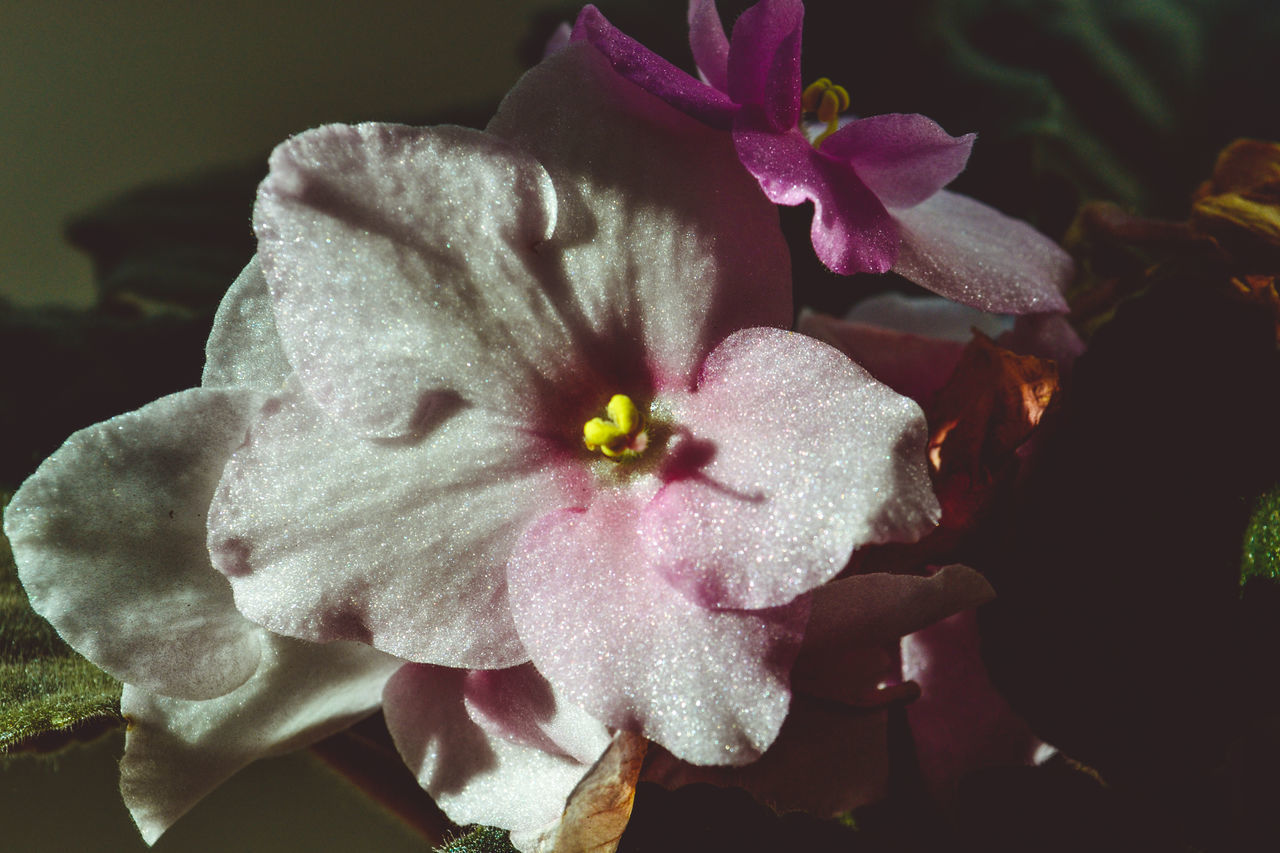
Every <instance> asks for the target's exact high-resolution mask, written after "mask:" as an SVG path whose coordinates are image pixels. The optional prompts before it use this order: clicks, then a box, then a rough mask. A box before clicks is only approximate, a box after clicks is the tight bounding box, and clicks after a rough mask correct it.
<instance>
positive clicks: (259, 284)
mask: <svg viewBox="0 0 1280 853" xmlns="http://www.w3.org/2000/svg"><path fill="white" fill-rule="evenodd" d="M292 370H293V369H292V368H291V367H290V366H289V360H288V359H287V358H285V355H284V350H283V349H282V348H281V346H280V335H279V334H278V333H277V332H276V322H275V316H274V315H273V313H272V309H271V291H270V290H269V289H268V288H267V279H266V277H265V276H264V275H263V274H262V264H261V263H260V262H259V260H258V258H257V256H254V258H253V260H251V261H249V265H248V266H246V267H245V268H244V272H242V273H240V275H239V277H237V278H236V280H235V282H234V283H232V285H231V289H230V290H228V291H227V295H226V296H224V297H223V298H222V302H221V303H219V305H218V313H217V314H216V315H215V316H214V318H213V331H211V332H210V333H209V341H208V343H207V344H206V345H205V362H204V375H203V377H202V378H201V380H200V384H201V385H202V386H203V387H205V388H252V389H254V390H255V391H261V392H263V393H264V394H273V393H275V392H276V391H278V390H280V387H281V386H282V385H284V381H285V379H287V378H288V376H289V374H290V373H291V372H292Z"/></svg>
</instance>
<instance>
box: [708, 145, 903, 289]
mask: <svg viewBox="0 0 1280 853" xmlns="http://www.w3.org/2000/svg"><path fill="white" fill-rule="evenodd" d="M733 144H734V146H735V147H736V148H737V150H738V157H739V159H740V160H741V161H742V165H743V166H745V167H746V169H747V171H748V172H750V173H751V174H752V175H755V177H756V180H758V181H759V182H760V188H761V189H762V190H764V194H765V195H766V196H768V197H769V200H770V201H772V202H774V203H775V204H785V205H797V204H802V203H803V202H806V201H812V202H813V225H812V226H811V228H810V233H809V236H810V239H811V240H812V241H813V249H814V251H815V252H816V253H817V255H818V259H819V260H821V261H822V262H823V263H824V264H826V265H827V266H828V267H829V268H830V269H831V270H832V271H834V272H837V273H839V274H840V275H853V274H854V273H859V272H886V271H888V270H889V268H890V267H892V266H893V264H894V261H895V260H896V258H897V256H898V224H897V223H896V222H895V221H894V219H893V217H891V216H890V215H889V212H888V211H887V210H886V209H885V206H884V205H883V204H881V203H880V200H879V199H878V198H876V196H875V193H873V192H871V190H869V189H868V188H867V186H866V184H864V183H862V180H861V179H860V178H859V177H858V175H857V173H856V172H854V170H853V167H852V166H850V165H849V164H848V163H842V162H840V161H838V160H835V159H834V158H831V157H828V156H826V155H824V154H822V152H820V151H816V150H814V147H813V146H812V145H810V144H809V141H808V140H807V139H805V138H804V136H803V134H801V133H800V132H799V131H797V132H795V133H785V134H779V133H774V132H771V131H768V130H764V129H759V128H752V127H749V126H740V127H736V128H735V129H734V131H733Z"/></svg>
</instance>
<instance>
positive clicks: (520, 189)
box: [254, 124, 573, 437]
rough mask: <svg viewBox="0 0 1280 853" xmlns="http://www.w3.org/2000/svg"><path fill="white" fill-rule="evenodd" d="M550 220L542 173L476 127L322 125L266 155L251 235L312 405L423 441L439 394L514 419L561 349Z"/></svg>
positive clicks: (367, 430) (358, 427) (368, 427)
mask: <svg viewBox="0 0 1280 853" xmlns="http://www.w3.org/2000/svg"><path fill="white" fill-rule="evenodd" d="M555 210H556V205H555V194H554V191H553V190H552V188H551V182H550V180H549V179H548V177H547V174H546V172H545V171H544V170H543V168H542V167H541V166H540V165H539V164H538V163H537V162H535V161H533V160H532V159H531V158H529V157H528V155H526V154H523V153H521V152H519V151H516V150H515V149H513V148H512V147H511V146H510V145H508V144H506V143H504V142H503V141H502V140H500V139H495V138H494V137H492V136H489V135H486V134H483V133H481V132H479V131H475V130H468V129H465V128H458V127H438V128H408V127H401V126H395V125H375V124H366V125H359V126H356V127H347V126H342V125H330V126H328V127H322V128H318V129H316V130H311V131H307V132H306V133H302V134H299V135H298V136H295V137H293V138H292V139H290V140H289V141H287V142H285V143H283V144H282V145H280V146H279V147H277V148H276V150H275V151H274V152H273V153H272V155H271V173H270V174H269V175H268V177H267V179H266V180H265V181H264V182H263V183H262V186H261V187H260V188H259V191H258V204H257V206H256V208H255V210H254V227H255V230H256V231H257V234H258V240H259V256H260V258H261V263H262V268H263V270H264V272H265V273H266V277H267V281H268V283H269V284H270V286H271V293H272V297H273V298H274V300H275V309H276V324H277V327H278V328H279V332H280V338H281V341H282V342H283V345H284V351H285V353H286V354H287V355H288V358H289V362H290V363H291V364H292V365H293V367H294V369H295V370H296V371H297V373H298V376H299V377H300V378H301V380H302V383H303V385H304V386H305V387H306V389H307V392H308V394H310V395H311V397H312V398H313V399H315V400H316V401H317V402H318V403H319V404H320V405H321V406H322V408H324V409H325V411H326V412H327V413H328V414H329V415H330V416H331V417H335V418H338V419H339V420H342V421H344V422H346V423H348V424H350V425H351V427H352V428H353V429H354V430H355V431H356V432H358V433H359V434H362V435H368V436H384V437H396V436H404V435H410V434H414V433H416V432H419V431H420V429H421V425H420V424H419V423H418V419H419V417H420V416H421V412H422V409H423V407H424V406H425V405H429V401H430V400H431V399H432V397H433V396H434V395H436V394H438V393H440V392H447V393H460V394H461V393H470V394H475V395H476V396H477V399H474V400H472V402H473V403H475V404H477V405H484V406H486V407H489V408H492V409H494V410H497V411H502V412H506V413H508V414H512V415H514V414H523V413H524V412H526V411H527V409H528V407H529V403H530V398H531V395H530V393H529V391H530V389H531V388H538V387H540V386H541V385H543V384H544V383H545V382H546V381H547V379H548V377H556V376H557V375H558V372H557V368H558V367H562V366H563V365H562V359H563V358H565V353H571V352H573V347H571V346H569V345H568V344H569V338H568V332H567V330H566V329H565V328H564V327H563V323H562V321H561V319H560V318H559V317H558V316H557V309H556V307H555V305H554V300H553V299H552V296H551V295H550V294H549V293H547V292H546V290H545V288H544V287H543V285H542V281H541V278H542V269H541V267H542V265H543V264H542V261H540V260H539V257H538V251H537V247H538V245H539V244H540V243H542V242H543V241H545V240H546V239H547V238H549V237H550V236H551V232H552V229H553V228H554V226H555V215H556V214H555ZM499 283H500V284H501V286H495V285H497V284H499ZM532 396H533V399H537V397H536V395H532Z"/></svg>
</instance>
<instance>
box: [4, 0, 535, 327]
mask: <svg viewBox="0 0 1280 853" xmlns="http://www.w3.org/2000/svg"><path fill="white" fill-rule="evenodd" d="M550 5H553V4H552V3H550V2H548V0H369V2H361V3H350V2H348V3H320V2H313V3H306V2H297V0H295V2H283V0H218V2H181V0H101V1H100V2H90V0H80V2H72V0H38V2H37V0H0V295H2V296H4V297H7V298H10V299H12V300H14V301H16V302H20V303H22V304H32V303H36V302H40V301H45V300H48V299H57V300H61V301H70V302H74V303H78V304H85V303H86V302H87V301H88V300H89V297H90V294H91V289H90V269H89V264H88V261H87V260H86V259H85V258H84V257H83V256H82V255H80V254H79V253H78V252H76V251H75V250H73V249H71V248H69V247H68V246H66V245H65V244H64V243H63V241H62V238H61V230H62V224H63V222H64V221H65V220H66V218H67V217H68V215H70V214H72V213H76V212H79V211H83V210H85V209H86V208H88V207H90V206H92V205H93V204H95V203H97V202H99V201H102V200H104V199H106V198H108V197H110V196H111V195H113V194H115V193H118V192H120V191H122V190H126V189H128V188H131V187H134V186H137V185H138V184H140V183H144V182H147V181H152V180H157V179H164V178H172V177H176V176H180V175H183V174H186V173H189V172H192V171H194V170H197V169H199V168H201V167H203V166H210V165H214V164H219V163H228V162H237V161H244V160H246V159H247V158H250V157H256V156H259V155H262V154H264V153H265V152H267V151H269V150H270V149H271V146H273V145H274V144H275V143H277V142H279V141H281V140H282V139H284V138H285V137H286V136H288V135H289V134H291V133H295V132H297V131H300V130H304V129H306V128H308V127H312V126H315V125H317V124H320V123H323V122H327V121H348V122H350V121H361V120H378V119H381V120H388V119H406V118H409V117H413V116H421V115H426V114H429V113H431V112H432V111H434V110H436V109H439V108H441V107H446V106H449V105H451V104H457V103H466V102H474V101H476V100H480V99H484V98H487V97H492V96H494V95H498V94H500V93H501V92H503V91H505V90H506V89H507V88H509V87H510V85H511V83H512V82H513V81H514V80H515V79H516V77H517V76H518V74H519V72H520V70H521V68H520V64H519V62H518V61H517V48H516V46H517V44H518V43H519V41H520V39H521V38H522V37H523V36H524V35H525V33H526V31H527V27H528V22H529V20H530V19H531V12H530V10H533V9H539V8H546V7H547V6H550ZM246 217H247V213H246ZM246 222H247V218H246Z"/></svg>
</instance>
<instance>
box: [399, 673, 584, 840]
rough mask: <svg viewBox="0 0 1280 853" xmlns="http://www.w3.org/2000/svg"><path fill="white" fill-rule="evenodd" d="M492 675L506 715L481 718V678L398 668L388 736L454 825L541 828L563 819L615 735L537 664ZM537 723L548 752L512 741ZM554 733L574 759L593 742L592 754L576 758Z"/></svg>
mask: <svg viewBox="0 0 1280 853" xmlns="http://www.w3.org/2000/svg"><path fill="white" fill-rule="evenodd" d="M485 675H486V677H488V678H490V679H497V680H499V681H501V682H502V686H503V687H504V691H503V694H504V695H503V696H502V708H501V709H498V708H495V707H494V706H493V705H492V704H489V705H488V707H487V709H486V711H485V713H483V714H479V715H478V714H477V713H475V712H474V711H473V710H472V709H471V707H470V703H469V701H468V700H469V699H471V700H474V698H475V696H474V694H475V693H476V692H477V683H476V681H475V679H476V677H477V673H468V672H467V671H465V670H460V669H446V668H444V667H437V666H424V665H420V664H409V665H407V666H405V667H403V668H401V669H400V671H399V672H397V673H396V674H395V676H394V677H392V679H391V681H390V682H389V683H388V684H387V688H386V691H385V692H384V694H383V705H384V713H385V714H386V719H387V729H388V730H389V731H390V732H391V737H392V739H393V740H394V741H395V744H396V749H397V750H399V752H400V755H401V756H402V757H403V758H404V760H405V763H406V764H408V765H409V769H410V770H412V771H413V772H414V774H415V775H416V776H417V777H418V781H419V783H420V784H421V785H422V787H423V788H424V789H426V791H427V793H429V794H430V795H431V796H432V798H433V799H434V800H435V801H436V802H437V803H438V804H439V805H440V808H442V809H444V811H445V813H446V814H448V815H449V817H450V819H452V820H453V821H454V822H455V823H458V824H468V823H479V824H484V825H487V826H501V827H504V828H506V829H514V830H534V829H541V828H542V827H544V826H546V825H547V824H549V823H551V822H553V821H555V820H558V819H559V818H560V815H561V813H562V812H563V811H564V806H565V800H566V799H567V798H568V796H569V793H570V792H571V791H572V790H573V788H574V786H575V785H577V784H578V782H579V780H581V779H582V777H583V775H584V774H586V772H587V771H588V770H589V769H590V768H591V764H592V763H593V762H594V761H595V760H596V759H597V758H598V757H599V756H600V753H601V752H603V751H604V749H605V747H607V746H608V744H609V733H608V732H607V731H606V729H605V727H604V724H603V723H600V722H598V721H596V720H594V719H592V718H591V717H589V716H587V715H586V714H585V713H584V712H583V711H582V710H581V709H578V708H576V707H574V706H573V705H571V704H568V703H565V702H563V701H560V700H559V699H558V697H556V696H555V695H554V693H552V692H551V689H550V687H549V686H548V685H547V684H546V682H545V681H544V680H542V679H541V677H540V676H538V675H537V672H536V671H535V670H533V669H532V667H520V668H518V669H516V670H502V671H500V672H497V673H486V674H485ZM530 675H531V677H530ZM493 686H494V685H493V684H489V685H487V686H481V687H480V692H481V693H484V692H485V690H486V689H487V688H491V687H493ZM481 701H482V702H483V699H482V700H481ZM531 720H533V721H536V725H537V726H538V727H539V728H540V729H541V730H542V733H543V738H544V742H543V744H542V745H539V744H537V743H531V742H530V741H529V740H527V739H526V738H523V737H512V736H511V734H510V733H511V732H512V731H513V730H522V729H527V728H528V726H529V723H530V721H531ZM551 732H555V733H556V736H559V737H563V738H565V739H566V740H567V741H569V742H570V744H571V745H570V749H571V750H572V751H574V752H579V751H580V750H581V749H582V748H583V747H584V746H586V745H587V744H588V743H592V742H593V743H595V744H596V747H595V750H594V752H595V754H594V755H591V756H589V757H588V758H586V760H585V761H584V760H581V759H579V758H577V757H574V756H573V755H570V754H568V752H567V751H566V750H564V749H559V748H557V747H558V744H557V742H556V740H555V737H553V736H552V735H551V734H550V733H551ZM544 747H547V748H544Z"/></svg>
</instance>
